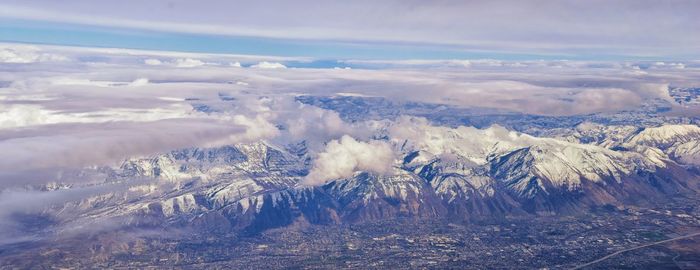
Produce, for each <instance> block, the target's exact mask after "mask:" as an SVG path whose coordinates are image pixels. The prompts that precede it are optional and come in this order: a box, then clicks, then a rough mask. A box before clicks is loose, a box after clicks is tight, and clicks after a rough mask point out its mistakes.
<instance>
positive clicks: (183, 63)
mask: <svg viewBox="0 0 700 270" xmlns="http://www.w3.org/2000/svg"><path fill="white" fill-rule="evenodd" d="M204 64H205V63H204V62H203V61H202V60H198V59H192V58H184V59H176V60H175V66H177V67H181V68H191V67H199V66H203V65H204Z"/></svg>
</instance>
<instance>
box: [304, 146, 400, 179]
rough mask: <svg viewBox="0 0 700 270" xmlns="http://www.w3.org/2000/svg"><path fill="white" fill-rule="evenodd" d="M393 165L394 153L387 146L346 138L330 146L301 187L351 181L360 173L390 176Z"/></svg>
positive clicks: (317, 159) (320, 156) (320, 154)
mask: <svg viewBox="0 0 700 270" xmlns="http://www.w3.org/2000/svg"><path fill="white" fill-rule="evenodd" d="M393 163H394V152H393V150H392V148H391V146H390V145H389V144H388V143H386V142H383V141H370V142H360V141H357V140H355V139H354V138H352V137H350V136H347V135H346V136H343V137H342V138H340V140H332V141H330V142H328V144H327V145H326V149H325V150H324V151H323V152H321V153H319V154H318V156H317V157H316V159H315V160H314V165H313V168H312V169H311V172H309V175H307V176H306V178H304V180H303V181H302V184H304V185H321V184H323V183H325V182H327V181H329V180H334V179H339V178H345V177H350V176H352V174H353V173H354V172H355V171H358V170H362V171H369V172H374V173H378V174H387V173H389V172H390V171H391V169H392V164H393Z"/></svg>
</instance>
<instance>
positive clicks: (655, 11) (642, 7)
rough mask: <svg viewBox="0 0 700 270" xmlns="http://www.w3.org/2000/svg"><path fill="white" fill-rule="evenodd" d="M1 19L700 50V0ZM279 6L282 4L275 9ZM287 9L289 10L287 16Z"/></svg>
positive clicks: (375, 5)
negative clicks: (696, 12)
mask: <svg viewBox="0 0 700 270" xmlns="http://www.w3.org/2000/svg"><path fill="white" fill-rule="evenodd" d="M0 7H1V8H0V17H5V18H19V19H30V20H43V21H54V22H65V23H77V24H84V25H98V26H108V27H121V28H134V29H147V30H154V31H165V32H180V33H196V34H211V35H232V36H252V37H265V38H285V39H297V40H299V39H314V40H327V41H345V42H359V43H367V42H369V43H381V42H390V43H395V44H401V43H412V44H433V45H447V46H456V47H457V48H459V49H466V50H488V51H501V52H519V53H543V54H547V53H560V54H561V53H564V54H588V55H606V54H622V55H636V56H672V55H694V56H695V57H697V56H698V55H697V51H698V45H697V44H700V38H698V35H697V34H696V33H697V31H698V30H699V28H698V27H700V25H699V24H698V22H697V20H696V16H695V15H696V14H695V10H698V9H700V6H698V3H697V2H696V1H672V2H667V1H653V0H646V1H614V2H610V1H597V0H596V1H586V2H581V1H568V0H567V1H538V2H537V3H536V4H533V3H526V2H522V1H485V2H484V1H458V2H454V1H438V2H434V1H431V2H422V1H408V2H407V1H381V2H377V1H352V2H327V3H322V4H319V3H317V2H314V1H295V2H293V3H290V2H287V1H275V0H273V1H260V2H255V3H232V2H229V1H208V2H207V3H206V4H201V3H190V2H186V1H185V2H181V1H178V2H173V1H148V2H143V1H126V2H124V1H122V2H119V4H116V3H113V2H110V1H73V2H71V4H64V3H60V2H55V1H30V2H28V1H14V0H12V1H5V3H4V4H2V5H1V6H0ZM271 7H274V8H271ZM279 10H284V12H278V11H279Z"/></svg>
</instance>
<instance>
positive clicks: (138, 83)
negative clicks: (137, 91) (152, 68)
mask: <svg viewBox="0 0 700 270" xmlns="http://www.w3.org/2000/svg"><path fill="white" fill-rule="evenodd" d="M147 84H148V78H138V79H136V80H134V81H133V82H131V83H129V86H144V85H147Z"/></svg>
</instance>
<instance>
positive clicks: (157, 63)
mask: <svg viewBox="0 0 700 270" xmlns="http://www.w3.org/2000/svg"><path fill="white" fill-rule="evenodd" d="M143 63H144V64H146V65H149V66H160V65H162V64H163V61H160V60H158V59H155V58H148V59H146V60H143Z"/></svg>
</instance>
